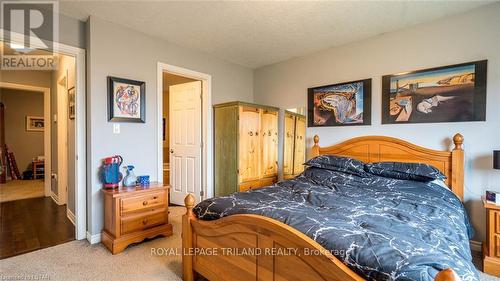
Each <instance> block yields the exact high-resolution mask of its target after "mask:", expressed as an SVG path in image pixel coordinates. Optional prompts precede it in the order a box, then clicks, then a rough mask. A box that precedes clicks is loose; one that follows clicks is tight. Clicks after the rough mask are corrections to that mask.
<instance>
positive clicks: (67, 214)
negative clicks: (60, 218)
mask: <svg viewBox="0 0 500 281" xmlns="http://www.w3.org/2000/svg"><path fill="white" fill-rule="evenodd" d="M66 216H67V217H68V219H69V220H70V221H71V223H72V224H73V225H74V226H76V223H75V221H76V220H75V214H73V212H71V210H70V209H69V208H68V207H66Z"/></svg>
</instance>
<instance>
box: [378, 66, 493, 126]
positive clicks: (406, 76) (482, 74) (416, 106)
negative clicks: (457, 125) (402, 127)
mask: <svg viewBox="0 0 500 281" xmlns="http://www.w3.org/2000/svg"><path fill="white" fill-rule="evenodd" d="M486 67H487V61H486V60H483V61H476V62H469V63H462V64H456V65H450V66H443V67H436V68H431V69H424V70H418V71H412V72H405V73H401V74H393V75H386V76H383V77H382V123H383V124H399V123H435V122H465V121H485V120H486Z"/></svg>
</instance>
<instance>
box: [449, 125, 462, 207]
mask: <svg viewBox="0 0 500 281" xmlns="http://www.w3.org/2000/svg"><path fill="white" fill-rule="evenodd" d="M453 143H454V144H455V148H453V151H452V152H451V171H452V175H451V191H453V192H454V193H455V194H456V195H457V196H458V197H459V198H460V200H462V201H463V200H464V150H463V148H462V144H463V143H464V137H463V136H462V135H461V134H458V133H457V134H455V136H453Z"/></svg>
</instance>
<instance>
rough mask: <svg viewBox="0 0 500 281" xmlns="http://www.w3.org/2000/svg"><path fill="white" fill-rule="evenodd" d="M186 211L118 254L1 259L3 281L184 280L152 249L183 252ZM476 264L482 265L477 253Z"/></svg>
mask: <svg viewBox="0 0 500 281" xmlns="http://www.w3.org/2000/svg"><path fill="white" fill-rule="evenodd" d="M184 210H185V209H184V208H183V207H172V208H171V209H170V221H171V222H172V224H173V227H174V235H173V236H171V237H168V238H157V239H153V240H150V241H147V242H144V243H141V244H137V245H132V246H130V247H128V248H127V249H126V250H125V251H124V252H122V253H120V254H118V255H115V256H113V255H111V253H110V252H109V251H108V250H107V249H106V248H104V246H102V244H98V245H90V244H89V243H87V242H86V241H73V242H69V243H66V244H62V245H58V246H55V247H52V248H47V249H43V250H40V251H36V252H31V253H28V254H24V255H21V256H17V257H12V258H8V259H5V260H0V280H65V281H67V280H106V281H115V280H116V281H128V280H148V281H155V280H182V279H181V276H182V267H181V265H182V260H181V256H180V255H154V254H151V252H152V251H155V250H156V252H159V251H158V250H157V249H159V248H162V249H171V248H172V249H177V251H178V253H179V254H180V253H181V250H180V246H181V237H180V230H181V216H182V214H183V213H184ZM173 251H175V250H173ZM475 263H476V264H477V265H478V264H480V258H478V257H477V256H476V257H475ZM36 278H37V279H36ZM481 281H500V278H496V277H493V276H490V275H486V274H481Z"/></svg>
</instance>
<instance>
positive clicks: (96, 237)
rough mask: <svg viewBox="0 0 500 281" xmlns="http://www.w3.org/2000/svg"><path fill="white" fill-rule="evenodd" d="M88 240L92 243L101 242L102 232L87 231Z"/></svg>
mask: <svg viewBox="0 0 500 281" xmlns="http://www.w3.org/2000/svg"><path fill="white" fill-rule="evenodd" d="M87 240H88V241H89V243H90V244H97V243H100V242H101V233H97V234H94V235H92V234H90V232H88V231H87Z"/></svg>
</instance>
